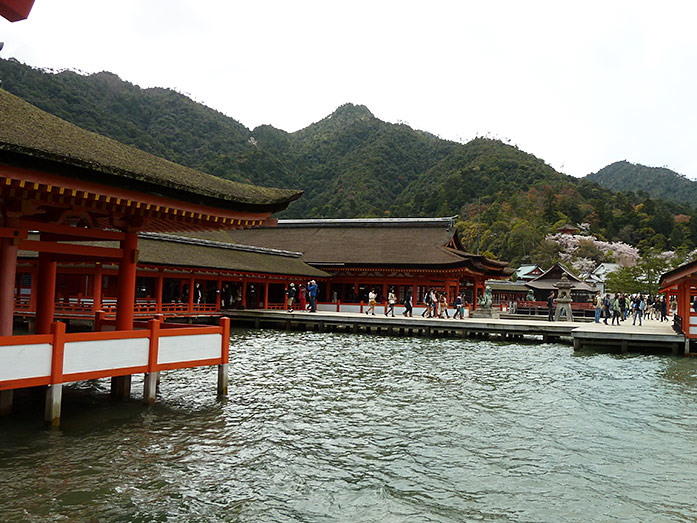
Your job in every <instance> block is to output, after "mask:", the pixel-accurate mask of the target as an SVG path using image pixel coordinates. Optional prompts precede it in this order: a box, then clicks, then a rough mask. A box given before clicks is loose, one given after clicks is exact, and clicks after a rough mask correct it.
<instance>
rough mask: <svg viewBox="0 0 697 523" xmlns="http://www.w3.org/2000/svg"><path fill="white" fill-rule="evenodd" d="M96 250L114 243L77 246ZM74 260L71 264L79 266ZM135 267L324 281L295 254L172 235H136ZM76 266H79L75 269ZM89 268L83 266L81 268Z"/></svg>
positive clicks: (31, 254) (22, 254)
mask: <svg viewBox="0 0 697 523" xmlns="http://www.w3.org/2000/svg"><path fill="white" fill-rule="evenodd" d="M81 243H82V245H90V246H96V247H118V242H81ZM18 257H19V258H20V259H35V258H38V253H37V252H35V251H19V253H18ZM79 260H80V257H79V256H76V257H75V261H76V262H79ZM138 264H139V265H141V266H142V265H158V266H162V267H170V268H199V269H212V270H223V271H225V270H228V271H240V272H251V273H260V274H277V275H280V276H302V277H308V278H327V277H328V276H329V274H327V273H326V272H324V271H322V270H320V269H316V268H315V267H311V266H310V265H308V264H307V263H305V261H304V260H303V258H302V254H301V253H299V252H290V251H281V250H278V249H264V248H261V247H254V246H248V245H232V244H229V243H224V242H216V241H207V240H200V239H196V238H188V237H184V236H177V235H173V234H158V233H139V235H138ZM75 266H80V265H75ZM89 266H91V264H90V263H85V264H84V267H89Z"/></svg>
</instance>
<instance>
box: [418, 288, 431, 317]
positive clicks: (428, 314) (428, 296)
mask: <svg viewBox="0 0 697 523" xmlns="http://www.w3.org/2000/svg"><path fill="white" fill-rule="evenodd" d="M424 305H426V308H425V309H424V311H423V312H422V313H421V317H422V318H430V317H431V311H432V310H433V305H432V303H431V291H426V295H425V296H424Z"/></svg>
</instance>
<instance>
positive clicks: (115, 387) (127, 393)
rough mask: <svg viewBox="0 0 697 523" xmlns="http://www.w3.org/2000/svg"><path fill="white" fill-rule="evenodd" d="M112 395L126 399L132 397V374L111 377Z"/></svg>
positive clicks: (115, 397)
mask: <svg viewBox="0 0 697 523" xmlns="http://www.w3.org/2000/svg"><path fill="white" fill-rule="evenodd" d="M111 397H112V398H114V399H119V400H125V399H128V398H130V397H131V375H130V374H128V375H126V376H114V377H113V378H111Z"/></svg>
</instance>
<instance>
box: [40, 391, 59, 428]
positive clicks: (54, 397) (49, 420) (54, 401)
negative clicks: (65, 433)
mask: <svg viewBox="0 0 697 523" xmlns="http://www.w3.org/2000/svg"><path fill="white" fill-rule="evenodd" d="M62 398H63V384H62V383H54V384H53V385H49V386H48V388H47V389H46V410H45V412H44V420H45V421H46V424H47V425H50V426H51V427H59V426H60V423H61V400H62Z"/></svg>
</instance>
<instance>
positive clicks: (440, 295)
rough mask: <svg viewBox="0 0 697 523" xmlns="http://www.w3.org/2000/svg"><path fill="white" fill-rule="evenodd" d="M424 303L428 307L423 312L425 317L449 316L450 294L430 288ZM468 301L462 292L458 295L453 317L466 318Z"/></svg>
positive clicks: (422, 314)
mask: <svg viewBox="0 0 697 523" xmlns="http://www.w3.org/2000/svg"><path fill="white" fill-rule="evenodd" d="M424 305H425V306H426V309H425V310H424V311H423V312H422V313H421V316H422V317H424V318H444V317H445V318H449V317H450V315H449V314H448V296H447V295H446V293H445V292H436V291H435V290H434V289H430V290H429V291H428V292H427V293H426V295H425V296H424ZM466 305H467V302H466V301H465V298H464V296H463V295H462V293H460V294H458V295H457V298H455V312H454V313H453V319H457V318H459V319H461V320H462V319H464V318H465V306H466Z"/></svg>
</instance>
